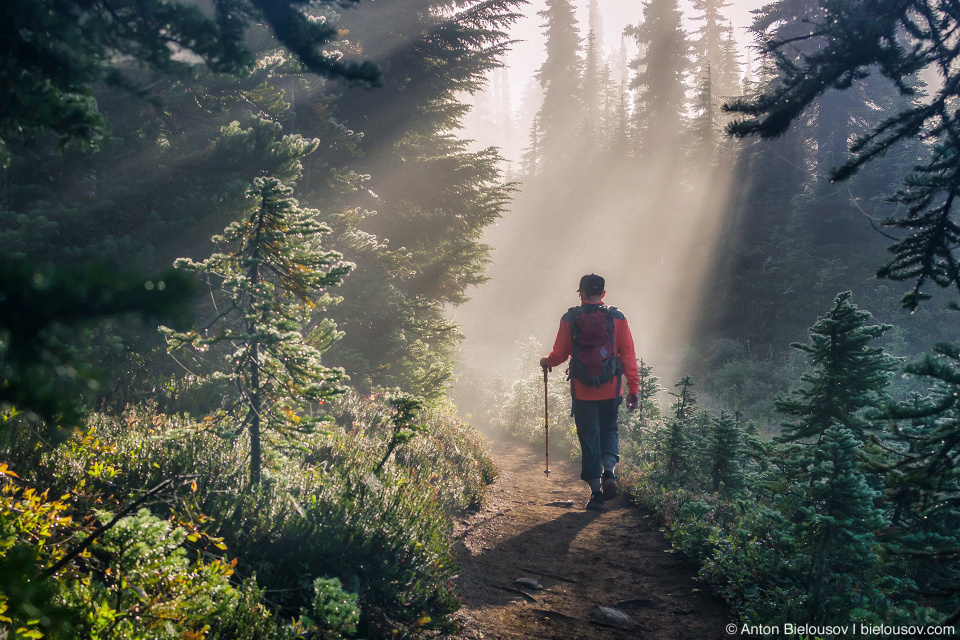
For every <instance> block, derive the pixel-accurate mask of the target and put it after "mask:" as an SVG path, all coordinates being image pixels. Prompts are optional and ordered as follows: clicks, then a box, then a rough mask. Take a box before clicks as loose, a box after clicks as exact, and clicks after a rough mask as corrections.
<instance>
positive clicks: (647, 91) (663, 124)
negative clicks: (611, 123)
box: [624, 0, 690, 156]
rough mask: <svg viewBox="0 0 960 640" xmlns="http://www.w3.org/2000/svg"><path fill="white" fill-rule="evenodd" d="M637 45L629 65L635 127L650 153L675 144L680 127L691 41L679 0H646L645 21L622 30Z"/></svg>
mask: <svg viewBox="0 0 960 640" xmlns="http://www.w3.org/2000/svg"><path fill="white" fill-rule="evenodd" d="M624 33H625V34H626V35H629V36H632V37H633V38H634V39H635V40H636V43H637V45H638V46H639V47H640V54H639V56H638V57H637V58H635V59H634V60H633V61H632V62H631V63H630V67H631V68H632V69H633V70H634V71H635V74H634V76H633V79H632V81H631V83H630V86H631V88H632V89H636V91H637V93H636V104H635V109H634V115H635V127H636V130H637V139H638V144H639V147H640V152H641V153H643V154H645V155H648V156H653V155H656V154H663V153H665V150H667V149H671V148H675V147H676V144H677V137H678V136H679V135H680V134H681V132H682V131H683V128H684V120H685V117H684V114H685V112H686V90H687V88H686V78H687V72H688V66H689V60H688V58H687V55H688V53H689V48H690V45H689V42H688V39H687V34H686V32H685V31H684V30H683V24H682V14H681V12H680V7H679V4H678V3H677V0H649V2H644V4H643V22H642V23H641V24H639V25H638V26H630V27H627V28H626V29H625V30H624Z"/></svg>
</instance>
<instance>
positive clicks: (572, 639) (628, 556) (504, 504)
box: [456, 441, 737, 640]
mask: <svg viewBox="0 0 960 640" xmlns="http://www.w3.org/2000/svg"><path fill="white" fill-rule="evenodd" d="M490 452H491V455H492V456H493V458H494V460H495V461H496V463H497V466H498V467H499V468H500V477H499V479H498V481H497V482H496V484H495V485H493V487H491V490H490V493H489V499H488V501H487V503H486V504H485V506H484V508H483V510H482V511H480V512H478V513H475V514H467V515H465V516H463V517H461V518H459V519H458V520H457V523H456V534H457V536H458V545H457V548H458V556H459V558H458V559H459V562H460V567H461V570H462V572H461V575H460V577H459V578H457V585H458V587H459V589H460V592H461V593H462V594H463V596H464V606H463V608H462V610H461V612H460V614H459V615H460V618H461V621H462V623H463V633H462V636H461V637H463V638H471V639H474V640H479V639H480V638H484V639H488V640H493V639H504V640H506V639H514V638H543V639H551V638H556V639H558V640H559V639H562V640H587V639H590V640H596V639H599V638H602V639H603V640H619V639H624V638H647V639H654V640H659V639H663V640H673V639H676V640H688V639H689V640H694V639H696V640H699V639H704V640H714V639H717V640H721V639H722V640H728V639H730V638H735V637H737V636H736V635H729V634H727V633H726V631H725V628H726V626H727V624H729V623H731V622H733V618H732V616H731V614H730V612H729V610H728V609H727V608H726V606H725V605H724V604H723V602H722V601H720V600H719V599H717V598H714V597H712V596H710V595H709V594H707V593H703V592H696V591H694V589H696V588H697V587H698V585H697V583H695V582H694V581H693V576H694V574H695V569H694V567H693V566H691V565H690V564H688V563H685V562H684V561H683V560H682V559H681V558H680V557H679V556H677V555H675V554H673V553H670V552H669V550H670V545H669V544H668V543H667V542H666V541H665V540H664V537H663V534H662V533H661V532H660V531H659V529H658V526H657V523H656V521H655V520H654V518H653V516H649V515H648V514H646V513H645V512H643V511H641V510H640V509H637V508H634V507H630V506H629V505H628V504H627V501H626V500H625V499H624V498H623V497H622V496H621V497H618V498H616V499H615V500H613V501H608V502H607V504H606V505H605V508H604V510H603V511H586V510H584V508H583V507H584V504H586V501H587V498H588V497H589V491H588V490H587V488H586V485H585V484H584V483H583V482H582V481H581V480H580V477H579V466H578V465H574V464H573V463H571V462H569V461H567V460H554V459H553V457H551V461H550V462H551V465H550V468H551V474H550V475H549V476H546V475H544V473H543V468H544V465H543V462H544V461H543V451H542V450H540V451H534V450H532V449H531V448H529V447H527V446H524V445H520V444H512V443H503V442H497V441H491V442H490ZM567 500H572V501H573V506H561V505H562V502H564V501H567ZM521 578H532V579H535V580H537V581H539V583H540V585H541V586H542V589H540V590H538V589H536V588H531V587H527V586H524V585H522V584H521V583H518V582H517V580H518V579H521ZM599 607H610V608H615V609H617V610H619V611H620V612H622V613H624V614H626V615H627V616H629V618H630V621H629V625H623V624H622V623H618V622H617V621H615V620H611V619H608V620H601V619H599V618H598V617H597V616H598V608H599Z"/></svg>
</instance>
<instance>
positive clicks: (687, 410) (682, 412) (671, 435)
mask: <svg viewBox="0 0 960 640" xmlns="http://www.w3.org/2000/svg"><path fill="white" fill-rule="evenodd" d="M694 386H696V384H695V383H694V381H693V379H692V378H691V377H690V376H684V377H683V378H681V379H680V380H679V381H678V382H677V383H676V384H675V385H674V387H675V388H678V389H680V391H679V392H676V393H674V392H673V391H671V392H670V395H672V396H673V397H675V398H676V399H677V400H676V402H674V403H673V407H672V408H673V417H672V418H671V419H670V420H669V421H668V424H667V431H666V434H665V435H664V440H663V448H662V451H661V456H662V460H663V462H662V464H661V467H662V468H663V470H664V472H665V473H666V476H667V478H668V479H669V480H670V481H671V482H673V483H682V482H684V480H685V479H686V476H687V471H688V470H689V468H690V465H691V461H690V454H691V450H690V438H689V437H688V435H687V431H688V429H689V428H690V425H691V424H692V422H693V419H694V416H695V411H694V407H695V406H696V403H697V397H696V394H695V393H694V392H693V387H694Z"/></svg>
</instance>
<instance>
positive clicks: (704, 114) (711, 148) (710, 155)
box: [690, 62, 719, 166]
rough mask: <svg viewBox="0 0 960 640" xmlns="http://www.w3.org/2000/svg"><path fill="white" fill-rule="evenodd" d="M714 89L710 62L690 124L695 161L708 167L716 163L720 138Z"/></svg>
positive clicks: (698, 92)
mask: <svg viewBox="0 0 960 640" xmlns="http://www.w3.org/2000/svg"><path fill="white" fill-rule="evenodd" d="M713 87H714V84H713V74H712V68H711V66H710V63H709V62H708V63H707V64H706V65H704V67H703V68H702V71H701V72H700V81H699V82H698V83H697V92H696V96H695V101H694V104H693V108H694V115H693V120H692V121H691V123H690V125H691V127H690V128H691V133H692V134H693V135H692V137H693V142H694V145H695V147H694V149H695V153H694V157H695V160H696V161H697V162H700V163H702V164H703V165H706V166H710V165H712V164H713V163H714V159H715V156H716V141H717V139H718V137H719V136H718V133H719V131H718V127H717V114H716V109H715V104H714V103H715V98H714V88H713Z"/></svg>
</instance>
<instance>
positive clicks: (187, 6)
mask: <svg viewBox="0 0 960 640" xmlns="http://www.w3.org/2000/svg"><path fill="white" fill-rule="evenodd" d="M356 1H357V0H346V2H348V3H355V2H356ZM205 4H206V6H204V7H203V8H201V7H200V6H198V5H197V4H196V3H190V2H180V1H176V2H167V1H164V0H142V1H141V2H138V3H136V4H129V3H123V2H115V1H113V0H92V1H84V2H81V1H79V0H64V1H58V2H54V1H52V0H8V1H7V2H5V4H4V9H3V18H4V19H3V20H2V21H0V43H2V45H0V46H2V47H3V49H2V51H3V56H2V57H3V60H4V64H5V65H7V66H8V68H9V69H10V71H9V72H8V73H6V74H5V76H4V77H5V78H6V80H5V82H3V84H2V86H0V104H2V105H4V107H3V109H2V110H0V165H6V164H7V162H8V161H9V159H10V158H9V155H8V148H7V144H8V143H9V141H10V140H11V139H12V138H19V137H21V136H23V135H24V134H27V135H29V134H31V133H34V134H35V133H37V132H41V133H42V132H44V131H51V132H53V133H54V134H55V135H57V136H58V137H60V139H61V141H62V142H69V141H77V142H79V143H80V144H81V145H84V146H96V145H97V144H98V143H99V142H100V141H101V140H102V137H103V136H104V135H105V134H106V132H107V130H108V124H107V121H106V119H105V118H104V117H103V114H102V113H101V112H100V111H99V110H98V109H97V101H96V99H95V97H94V86H95V85H96V84H97V83H98V82H102V81H106V82H107V83H109V84H111V85H113V86H119V87H126V88H133V87H136V86H137V85H138V80H136V79H135V78H137V76H138V75H139V70H138V69H136V68H133V67H131V66H129V65H128V64H127V62H128V61H129V60H134V61H135V62H136V63H138V64H140V65H144V66H148V67H150V68H151V69H153V70H158V71H161V72H166V73H170V72H174V71H180V72H187V71H190V70H191V67H192V66H193V64H194V63H193V62H192V60H190V56H188V55H185V54H186V53H189V54H191V55H192V57H193V58H198V59H200V60H202V61H203V62H204V63H205V64H207V65H208V66H209V67H210V68H211V69H212V70H214V71H218V72H230V73H241V72H247V71H250V70H251V69H252V68H253V66H254V63H255V57H254V56H253V55H252V54H251V52H250V50H249V49H248V47H247V43H246V42H245V40H244V38H245V35H246V32H247V30H248V29H249V28H250V26H251V24H255V23H261V24H266V25H268V26H269V27H270V28H271V29H272V30H273V33H274V34H275V35H276V37H277V39H278V40H279V41H280V42H281V43H283V45H285V46H286V47H288V48H289V49H290V50H291V51H293V52H294V53H295V55H296V56H297V57H298V58H299V59H300V61H301V62H302V63H303V64H304V65H305V66H306V67H307V68H308V69H310V70H311V71H312V72H314V73H318V74H322V75H324V76H327V77H339V78H346V79H352V80H355V81H361V82H364V83H375V82H376V81H377V80H378V78H379V71H378V70H377V69H376V68H375V67H373V66H372V65H370V64H369V63H363V64H357V63H350V62H348V61H347V60H345V59H344V58H343V57H342V56H339V55H333V54H332V53H331V52H329V51H324V50H323V47H324V46H325V45H327V44H329V43H330V42H331V41H333V40H335V39H337V37H338V35H339V34H338V29H337V27H336V26H335V25H334V24H333V23H332V22H331V21H328V20H326V21H320V20H315V19H312V17H311V16H310V15H308V14H307V13H305V12H304V11H303V7H302V5H303V4H304V3H303V2H302V0H269V1H267V0H212V1H211V2H209V3H205ZM324 4H332V3H329V2H324Z"/></svg>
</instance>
